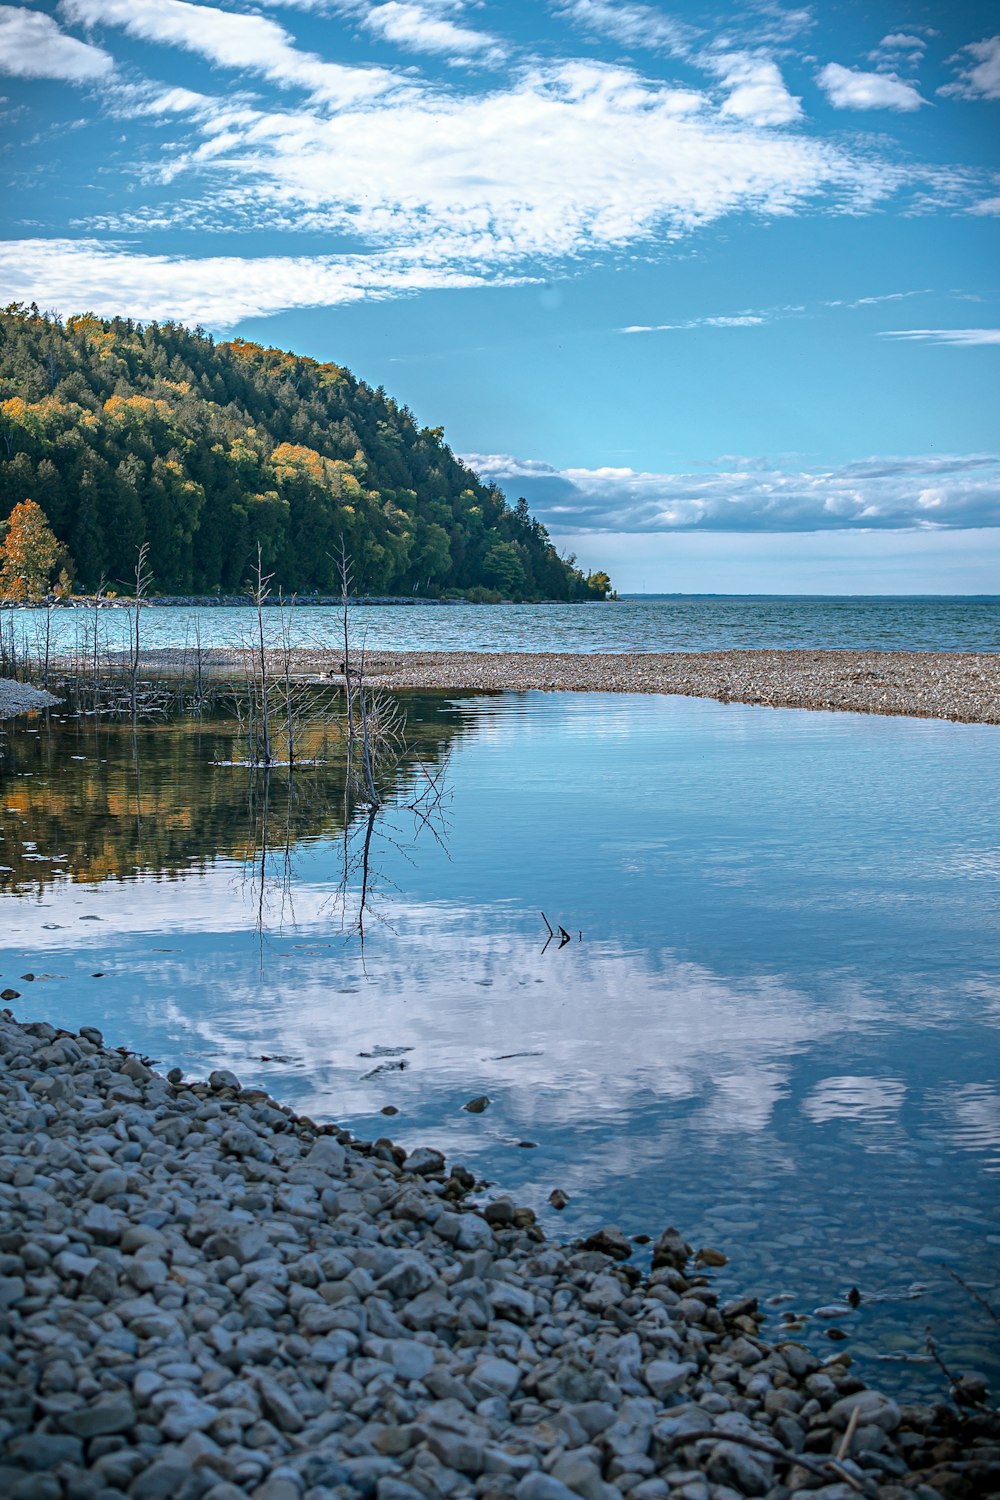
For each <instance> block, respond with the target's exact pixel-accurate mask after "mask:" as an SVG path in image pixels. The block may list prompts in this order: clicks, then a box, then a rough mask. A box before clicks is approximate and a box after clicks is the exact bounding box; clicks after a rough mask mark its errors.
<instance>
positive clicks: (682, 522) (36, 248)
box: [0, 0, 1000, 592]
mask: <svg viewBox="0 0 1000 1500" xmlns="http://www.w3.org/2000/svg"><path fill="white" fill-rule="evenodd" d="M0 74H2V75H5V76H0V94H2V96H3V98H2V103H0V117H2V120H3V133H4V142H5V146H6V150H5V152H4V155H3V157H2V167H0V171H2V174H3V175H2V179H0V181H2V191H3V201H4V205H5V207H4V225H3V243H0V296H2V298H3V300H4V301H8V300H12V299H15V298H17V299H22V300H26V301H30V300H32V299H34V300H36V301H37V302H38V303H39V304H40V305H41V306H43V307H47V308H52V309H56V310H58V311H60V312H62V313H70V312H74V311H81V310H84V309H92V310H95V311H97V312H101V313H114V312H123V313H128V314H131V315H134V316H137V317H140V318H154V317H155V318H166V317H174V318H178V319H182V320H184V321H187V322H191V323H194V322H201V323H202V324H204V325H205V326H206V327H207V328H210V329H211V330H213V331H214V332H216V333H219V334H226V333H229V332H233V331H237V332H240V333H242V334H244V335H246V336H250V337H255V338H259V339H261V340H263V341H265V342H268V343H274V344H279V345H284V346H288V347H292V348H295V349H297V350H300V351H301V352H305V353H310V354H314V355H316V356H318V357H321V358H332V359H336V360H340V361H342V362H344V363H346V364H348V365H350V367H351V368H352V369H353V370H354V371H355V372H356V373H357V374H359V375H361V376H363V377H364V378H366V379H368V380H370V381H371V382H372V383H373V384H379V383H382V384H384V385H385V386H386V387H387V388H388V389H389V390H391V391H392V392H393V393H394V394H396V395H397V396H398V397H399V399H400V400H401V401H405V402H406V403H407V404H408V405H409V406H410V407H411V408H412V409H413V410H414V411H415V412H416V414H417V416H418V418H419V419H420V420H421V421H423V422H426V423H427V424H429V425H437V424H438V423H442V422H443V423H444V424H445V428H446V436H447V437H448V439H449V440H450V442H451V444H452V446H453V447H454V448H455V449H456V451H459V452H462V453H467V454H473V455H480V456H481V457H479V458H478V459H477V460H476V462H478V464H479V466H480V468H481V471H482V472H483V473H484V475H488V476H489V477H494V478H497V479H498V480H499V481H500V482H501V483H503V484H504V486H505V488H507V490H508V492H509V493H510V494H511V496H512V497H514V496H516V495H517V494H519V493H521V492H523V493H525V494H526V495H527V496H528V498H529V500H530V501H531V503H532V505H533V506H534V507H535V508H536V509H537V511H538V513H539V514H540V515H541V516H542V518H543V519H544V520H545V521H546V523H547V524H548V525H549V526H550V528H551V530H552V531H553V534H554V535H555V536H556V537H557V538H567V539H569V538H571V539H572V545H573V546H574V547H575V549H576V550H577V551H578V552H579V553H580V556H581V560H582V561H584V562H586V563H587V564H588V565H591V566H597V565H599V564H601V562H602V560H603V559H604V558H605V557H606V556H613V557H614V558H615V581H616V582H617V583H618V584H619V587H621V588H623V589H628V588H635V587H639V586H640V583H641V584H644V586H645V587H646V588H652V589H664V590H673V589H680V590H684V589H709V590H711V589H712V588H714V587H715V586H716V584H715V582H714V575H713V568H712V556H713V551H712V545H711V542H710V540H708V539H709V538H711V537H712V536H716V537H719V538H720V542H719V546H720V549H724V550H725V552H726V555H727V556H730V555H731V552H732V547H733V545H734V538H738V537H741V536H743V537H745V538H747V539H748V541H747V547H746V550H745V554H744V555H745V560H746V568H745V588H746V590H747V591H753V590H754V589H755V588H759V587H764V586H765V580H766V584H767V586H768V587H773V580H774V578H775V577H776V576H777V577H778V579H779V580H780V579H782V578H784V579H785V580H786V581H787V586H788V589H789V590H790V591H796V590H799V589H812V588H816V589H824V590H825V589H827V588H829V586H830V577H831V575H830V571H829V569H828V568H826V569H824V568H820V569H819V570H818V571H817V569H816V568H815V567H813V565H812V562H810V561H809V559H813V560H815V558H816V556H817V550H818V554H819V555H820V556H822V554H823V549H824V547H826V548H831V547H835V545H836V543H835V534H842V533H844V532H851V533H855V534H856V535H857V537H858V544H857V545H856V546H855V545H853V544H852V547H851V554H850V555H851V556H852V557H853V558H855V559H856V562H855V563H853V564H852V565H851V566H850V567H848V568H847V569H846V570H844V569H841V571H840V572H839V573H837V574H836V575H835V576H836V580H837V584H838V586H839V587H841V588H844V589H849V590H850V589H853V590H856V591H858V592H877V591H878V590H879V589H880V588H883V587H886V588H889V587H891V588H892V589H893V590H894V591H899V590H900V589H901V588H902V589H905V588H906V587H908V586H913V587H915V588H916V587H922V586H924V581H925V572H923V571H921V572H920V573H919V575H918V573H915V572H913V573H908V572H907V568H906V566H905V564H904V565H903V566H902V567H901V566H900V565H899V560H900V559H904V558H905V557H908V556H911V555H915V554H914V548H913V537H914V535H915V534H916V533H930V534H931V536H933V535H934V534H937V535H940V536H942V537H943V536H944V535H945V534H948V535H951V534H953V533H955V532H961V533H964V534H966V535H967V538H968V541H969V552H968V555H967V556H966V555H965V554H962V555H963V556H964V557H965V561H964V563H963V566H962V567H961V568H955V567H954V566H953V565H952V564H951V563H950V562H949V559H953V558H954V557H955V556H956V555H958V553H957V552H956V548H955V547H954V545H952V544H949V545H948V546H942V548H941V558H942V566H941V569H940V576H939V578H938V579H937V580H936V584H935V586H936V587H938V588H940V590H942V591H946V592H947V591H965V590H968V589H969V588H975V589H977V591H983V592H996V591H1000V581H998V579H1000V566H998V565H1000V441H998V432H997V421H996V416H997V401H996V394H997V370H998V361H1000V350H998V347H997V346H998V345H1000V288H998V285H997V266H998V265H1000V259H998V256H997V217H998V215H1000V160H998V153H997V150H996V146H995V144H994V143H995V141H996V139H997V135H998V132H997V124H998V115H997V111H998V101H1000V5H996V4H993V5H982V4H975V5H972V4H965V5H962V4H959V5H957V6H951V7H948V8H947V9H946V8H945V7H943V6H941V5H940V4H938V5H935V6H929V5H926V4H920V3H913V4H910V3H907V4H904V7H903V9H902V10H900V9H898V7H896V6H893V7H889V6H886V5H882V4H875V5H874V6H865V7H862V6H860V5H853V6H847V7H838V8H836V9H835V8H833V7H831V6H825V7H824V6H821V5H818V4H817V5H812V6H802V5H790V4H781V3H779V0H757V3H755V4H750V5H741V6H739V7H732V8H731V9H730V10H729V11H728V12H726V11H725V10H723V11H721V12H720V11H718V10H710V9H699V8H698V7H697V5H694V4H691V3H684V4H678V5H674V6H669V7H668V6H666V5H659V4H657V5H654V4H644V3H638V0H535V3H531V4H529V3H523V0H514V3H506V4H500V3H498V0H479V3H474V0H379V3H372V0H287V3H280V0H260V3H251V0H224V3H220V4H214V5H213V4H207V3H195V0H58V3H44V4H34V5H28V4H7V5H4V4H0ZM733 455H739V456H738V457H734V456H733ZM691 533H698V534H701V535H703V537H704V538H705V539H706V540H705V541H704V542H703V543H699V544H698V546H697V548H695V549H693V550H692V549H691V548H690V547H688V548H685V547H684V546H679V547H678V548H677V549H676V550H675V551H673V552H672V551H671V548H670V546H669V545H668V542H667V541H666V539H668V538H669V537H671V536H673V537H676V538H677V540H678V541H679V540H680V537H681V536H682V535H684V536H687V535H690V534H691ZM722 533H725V534H726V537H725V541H724V543H723V541H722V540H721V534H722ZM769 535H770V536H774V537H775V539H776V545H775V549H774V554H773V558H774V559H778V558H783V559H785V561H783V562H782V563H781V565H780V566H778V568H777V573H776V572H775V567H774V566H773V565H769V566H768V567H767V568H766V569H764V570H762V569H761V566H760V559H761V556H762V554H761V550H760V548H761V542H760V538H761V537H762V536H765V537H766V536H769ZM750 537H753V538H754V543H753V545H750V543H749V538H750ZM779 537H780V538H781V541H780V543H779V542H778V541H777V538H779ZM790 537H791V538H793V539H794V538H796V537H798V538H809V540H808V544H806V542H804V541H803V543H802V546H801V547H800V548H799V549H798V550H796V547H795V546H794V545H791V546H790V544H789V538H790ZM894 538H895V539H898V547H899V551H898V555H896V556H895V557H894V554H893V546H894V545H895V543H894V540H893V539H894ZM630 539H631V551H630ZM984 539H985V540H984ZM973 543H974V545H973ZM917 550H919V551H920V553H921V555H925V553H926V547H925V544H924V543H923V542H921V543H920V545H919V548H918V549H917ZM958 552H959V553H960V552H961V547H959V549H958ZM721 555H722V551H721V550H720V552H719V556H720V557H721ZM832 555H833V554H832V553H831V554H830V556H832ZM654 559H656V560H655V561H654ZM694 559H697V560H694ZM650 573H652V574H653V575H654V576H653V577H650ZM727 576H728V575H727ZM907 580H909V582H908V581H907Z"/></svg>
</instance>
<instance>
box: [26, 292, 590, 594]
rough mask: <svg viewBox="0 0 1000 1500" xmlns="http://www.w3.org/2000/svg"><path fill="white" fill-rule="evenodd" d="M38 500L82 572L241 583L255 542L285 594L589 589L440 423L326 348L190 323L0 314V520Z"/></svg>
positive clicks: (163, 582) (198, 585)
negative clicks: (144, 564) (348, 585)
mask: <svg viewBox="0 0 1000 1500" xmlns="http://www.w3.org/2000/svg"><path fill="white" fill-rule="evenodd" d="M24 500H33V501H35V502H36V503H37V504H38V505H40V506H41V507H42V510H43V511H44V512H45V515H46V517H47V518H48V521H49V524H50V525H51V527H52V530H53V531H54V532H55V534H56V536H57V538H58V539H59V541H60V542H61V543H63V544H64V546H65V548H66V549H67V552H68V555H69V560H70V573H71V575H72V576H73V577H74V580H75V584H76V587H77V588H87V589H91V590H93V589H95V588H97V587H98V586H99V585H100V584H101V583H102V581H103V582H105V583H106V584H107V585H108V586H109V587H111V588H119V587H121V586H122V585H123V584H125V583H126V581H127V580H128V579H129V578H131V577H132V575H133V571H134V568H135V562H136V553H137V549H138V548H139V546H140V545H141V544H142V543H143V542H147V543H148V544H149V562H150V565H151V567H152V569H153V574H154V588H155V590H156V591H158V592H161V593H185V594H186V593H198V594H208V593H214V592H215V591H216V590H218V589H221V590H222V591H223V592H224V593H234V592H238V591H239V590H240V589H241V588H242V587H243V586H244V584H245V582H246V580H247V578H248V575H249V572H250V567H251V561H253V562H254V563H255V562H256V552H257V543H258V542H260V543H261V545H262V547H263V559H264V567H265V571H267V572H270V573H273V574H274V586H275V587H278V586H280V587H281V588H283V589H284V590H285V591H286V592H292V591H297V592H309V591H313V590H318V591H320V592H322V593H330V592H334V591H336V590H337V589H338V588H339V578H338V573H337V559H338V558H339V555H340V549H341V543H343V546H344V547H345V549H346V551H347V554H348V555H349V557H350V560H351V564H352V569H353V581H354V588H355V590H356V591H357V592H359V593H361V592H364V593H371V594H409V593H412V592H414V591H417V592H418V593H420V594H421V595H428V596H432V597H434V596H440V595H441V594H443V593H446V592H448V591H462V592H466V591H473V596H474V597H475V595H476V593H482V592H483V591H485V592H487V593H489V594H492V595H502V596H503V597H505V598H512V599H588V598H590V599H594V598H603V597H604V596H605V594H606V592H607V590H608V588H609V586H610V585H609V583H608V580H607V578H606V576H605V575H603V574H598V575H592V576H591V577H589V578H585V577H584V576H583V574H582V573H581V572H580V571H579V570H578V569H577V568H576V567H574V566H573V563H572V561H566V560H564V559H562V558H560V557H559V555H558V554H557V552H556V550H555V548H554V547H553V545H552V542H551V541H550V539H549V536H548V534H547V532H546V530H545V527H544V526H542V525H541V524H540V523H539V522H538V521H536V520H533V519H532V517H531V516H530V515H529V513H528V507H527V504H526V503H525V501H523V500H521V501H519V502H518V504H517V506H516V507H515V508H513V509H512V508H511V507H510V506H509V505H508V504H507V501H506V499H505V498H504V496H503V494H502V492H501V491H500V490H499V489H498V488H497V487H496V486H495V485H486V484H482V483H481V482H480V481H479V479H478V478H477V477H476V475H475V474H473V473H472V471H471V470H470V469H468V468H466V466H465V465H464V464H462V463H460V462H459V460H458V459H457V458H456V457H455V456H454V454H453V453H452V452H451V449H450V448H449V447H448V446H447V444H446V443H445V442H444V441H443V435H442V429H441V428H439V427H423V428H421V427H418V426H417V425H416V423H415V422H414V420H413V416H412V414H411V413H410V412H409V411H408V410H407V408H406V407H405V406H399V405H397V403H396V402H395V401H394V400H393V399H392V397H391V396H388V395H386V393H385V391H384V390H382V389H381V387H380V388H379V389H378V390H373V389H372V387H371V386H369V385H366V384H365V382H364V381H362V380H358V379H356V378H355V376H353V375H352V374H351V373H350V371H348V370H345V369H343V368H341V367H340V366H339V365H334V364H319V363H317V362H316V361H315V360H312V359H306V358H304V357H301V356H299V355H295V354H288V353H285V352H284V351H282V350H279V349H264V348H262V347H261V346H260V345H258V344H251V343H247V342H245V341H244V340H242V339H233V340H232V341H230V342H228V343H220V344H217V343H215V342H214V341H213V339H212V338H211V337H210V336H209V335H207V334H205V333H204V332H202V331H201V330H200V329H195V330H194V331H191V330H190V329H187V328H183V327H180V326H179V325H177V324H173V323H160V324H157V323H150V324H147V325H145V326H142V325H141V324H139V323H136V322H133V320H132V319H130V318H114V319H111V320H110V321H108V320H104V319H100V318H96V317H92V316H84V317H76V318H70V319H69V320H68V321H67V322H66V323H63V322H61V321H60V320H58V319H54V318H52V317H50V316H48V315H46V314H42V313H39V312H38V311H37V309H36V308H34V307H31V308H25V307H24V306H22V305H14V306H12V307H8V308H7V309H6V310H5V311H3V312H2V313H0V523H2V522H3V521H4V520H5V519H6V518H7V517H8V516H9V515H10V513H11V511H12V510H13V509H14V507H15V506H16V505H18V504H20V503H21V502H22V501H24Z"/></svg>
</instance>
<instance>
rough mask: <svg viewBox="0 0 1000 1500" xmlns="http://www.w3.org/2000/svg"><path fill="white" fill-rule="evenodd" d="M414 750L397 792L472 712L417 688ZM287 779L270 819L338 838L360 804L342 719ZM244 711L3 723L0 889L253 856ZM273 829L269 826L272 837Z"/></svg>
mask: <svg viewBox="0 0 1000 1500" xmlns="http://www.w3.org/2000/svg"><path fill="white" fill-rule="evenodd" d="M405 711H406V714H407V733H406V748H405V751H404V752H403V753H402V755H401V757H400V758H399V759H398V761H396V763H395V764H393V765H392V766H391V767H386V768H385V769H384V770H383V772H382V777H381V780H382V783H383V785H382V788H381V790H382V794H383V796H384V797H385V798H386V799H387V800H391V798H392V797H393V796H394V795H397V794H399V793H400V792H401V791H402V790H403V789H405V787H406V786H407V785H408V784H409V783H410V782H411V780H412V778H413V776H414V775H415V774H418V763H424V764H427V765H429V766H434V765H437V764H439V763H440V761H441V760H442V758H443V756H444V755H445V754H446V752H447V749H448V745H449V743H450V742H451V740H452V739H453V738H454V737H455V735H457V734H460V733H462V731H463V729H464V728H465V727H466V725H467V724H468V722H469V721H468V717H467V716H465V715H463V716H458V715H456V716H454V717H453V716H451V715H448V714H443V713H442V712H441V711H440V699H437V700H435V699H431V698H419V697H416V696H412V697H408V698H407V699H406V701H405ZM300 753H301V754H302V755H303V757H304V758H310V759H311V758H312V757H316V758H317V759H318V760H319V761H320V763H319V764H314V765H302V766H300V767H298V768H297V769H296V771H295V773H294V775H293V777H292V779H291V787H290V788H289V785H288V774H287V771H286V770H285V768H284V767H279V768H276V769H275V770H274V771H272V772H271V774H270V778H269V781H270V788H269V791H270V796H269V799H268V803H269V808H270V810H269V813H268V817H269V818H275V819H280V838H281V841H282V842H284V841H285V838H286V833H287V839H288V842H289V843H290V844H293V845H294V844H295V843H297V842H299V841H301V840H303V839H311V838H318V837H321V836H324V835H326V836H330V835H335V834H337V833H340V832H342V831H343V828H344V823H345V818H346V820H347V821H348V822H350V821H351V820H352V818H353V815H354V812H355V807H354V803H353V801H352V799H351V798H350V797H347V798H345V787H344V783H345V769H346V767H345V757H344V752H343V747H342V744H341V741H340V736H339V734H338V732H337V730H336V728H333V729H330V728H329V727H328V728H327V729H323V728H320V727H317V728H316V730H315V731H307V732H306V734H305V735H303V737H302V739H301V741H300ZM243 754H245V751H244V750H243V749H242V748H241V745H240V741H239V731H238V726H237V723H236V720H235V718H233V717H232V716H228V715H225V714H211V715H210V714H204V715H202V716H200V717H183V718H175V719H172V720H169V721H158V722H156V723H153V724H140V725H139V726H138V728H137V730H136V735H135V740H134V743H133V735H132V727H131V724H129V723H127V722H121V721H116V720H110V721H109V720H98V719H86V718H84V719H64V720H60V719H57V718H55V717H54V716H52V715H48V716H44V717H43V716H42V715H37V716H34V718H33V719H31V720H21V721H19V722H18V723H17V725H16V726H15V725H12V724H8V725H7V726H5V734H4V736H3V738H2V740H0V890H31V889H35V890H37V891H39V892H41V891H43V890H44V889H45V888H46V887H47V886H49V885H51V884H52V883H53V882H54V881H59V880H73V881H81V882H87V883H92V882H96V881H101V880H108V879H112V880H115V879H117V880H123V879H126V878H128V877H129V876H131V875H134V874H136V873H137V872H139V871H146V872H152V873H154V874H162V875H165V876H167V877H168V878H169V877H170V876H173V875H176V874H177V873H179V872H182V871H186V870H190V869H192V868H195V869H197V868H204V866H205V865H206V864H207V863H209V862H211V861H212V860H213V859H215V858H217V857H219V856H224V857H231V858H235V859H245V858H246V857H247V856H252V854H253V852H254V851H255V849H256V847H257V845H258V843H259V840H260V834H261V829H260V809H261V805H262V804H261V799H260V795H259V792H260V780H261V778H260V777H258V778H257V786H256V788H255V789H254V790H253V793H252V791H251V785H250V778H249V773H248V771H247V769H246V767H245V766H240V765H234V764H231V763H232V762H234V761H239V760H240V759H241V756H242V755H243ZM276 833H277V830H275V834H274V835H272V834H269V839H268V841H269V842H271V841H272V839H273V837H274V836H275V835H276Z"/></svg>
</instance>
